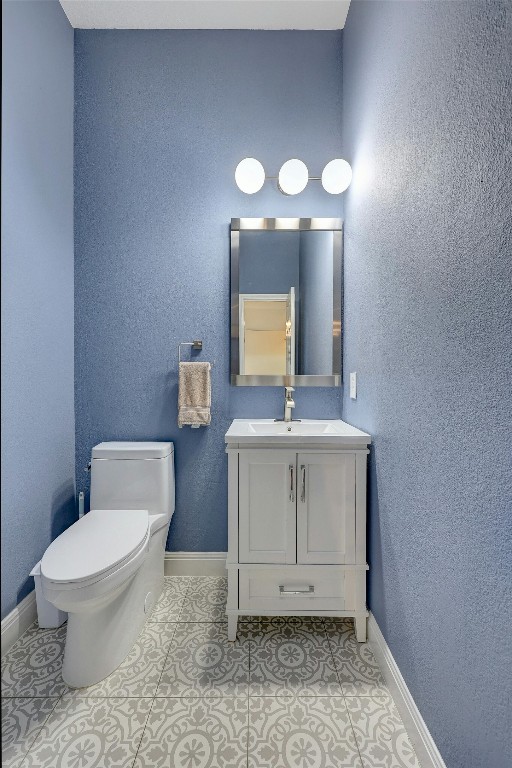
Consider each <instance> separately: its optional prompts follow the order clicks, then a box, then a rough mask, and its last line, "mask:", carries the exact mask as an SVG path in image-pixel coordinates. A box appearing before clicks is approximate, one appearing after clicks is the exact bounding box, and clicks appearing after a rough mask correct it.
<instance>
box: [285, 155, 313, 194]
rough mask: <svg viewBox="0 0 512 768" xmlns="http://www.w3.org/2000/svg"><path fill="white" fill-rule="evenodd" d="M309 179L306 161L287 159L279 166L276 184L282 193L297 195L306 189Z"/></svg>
mask: <svg viewBox="0 0 512 768" xmlns="http://www.w3.org/2000/svg"><path fill="white" fill-rule="evenodd" d="M308 181H309V171H308V167H307V165H306V163H303V162H302V160H297V159H296V158H294V159H293V160H287V161H286V163H284V164H283V165H282V166H281V170H280V171H279V176H278V177H277V186H278V187H279V191H280V192H282V193H283V195H298V194H299V192H302V191H303V190H304V189H306V186H307V183H308Z"/></svg>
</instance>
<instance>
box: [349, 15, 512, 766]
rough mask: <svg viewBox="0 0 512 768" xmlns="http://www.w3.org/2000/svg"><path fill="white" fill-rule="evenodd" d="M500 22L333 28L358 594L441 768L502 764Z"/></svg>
mask: <svg viewBox="0 0 512 768" xmlns="http://www.w3.org/2000/svg"><path fill="white" fill-rule="evenodd" d="M511 24H512V19H511V13H510V4H508V3H507V4H505V3H498V2H494V3H489V4H487V3H479V2H473V3H459V2H451V3H429V2H414V3H411V2H405V3H401V2H352V4H351V7H350V12H349V14H348V23H347V26H346V28H345V30H344V39H343V47H344V57H343V87H344V103H343V108H344V122H343V136H344V145H345V153H344V157H346V158H347V159H348V160H349V162H351V163H352V165H353V170H354V180H353V183H352V185H351V187H350V189H349V191H348V193H347V195H346V197H345V218H346V228H345V318H346V326H345V327H346V336H345V370H346V371H347V372H348V371H350V370H353V371H354V370H357V372H358V396H357V400H356V401H351V400H349V399H348V398H347V395H346V394H345V402H344V418H345V419H346V420H348V421H349V422H351V423H353V424H355V425H357V426H359V427H361V428H363V429H366V430H368V431H369V432H370V433H371V434H372V435H373V437H374V441H375V442H374V448H373V460H372V464H371V483H370V546H369V549H370V551H369V558H370V564H371V571H370V605H371V609H372V611H373V612H374V614H375V616H376V618H377V621H378V622H379V625H380V627H381V629H382V631H383V632H384V635H385V636H386V639H387V641H388V643H389V645H390V647H391V650H392V652H393V654H394V656H395V659H396V660H397V662H398V665H399V667H400V669H401V671H402V673H403V675H404V677H405V679H406V682H407V684H408V686H409V688H410V690H411V692H412V694H413V696H414V699H415V701H416V702H417V704H418V706H419V708H420V710H421V712H422V714H423V716H424V718H425V720H426V722H427V724H428V726H429V728H430V729H431V732H432V734H433V736H434V739H435V741H436V743H437V745H438V747H439V748H440V751H441V753H442V755H443V757H444V759H445V761H446V764H447V766H449V768H482V767H483V766H485V767H486V768H505V766H509V765H512V746H511V734H512V730H511V728H510V693H511V691H510V682H511V677H510V670H511V667H512V659H511V627H512V610H511V602H510V586H511V573H512V557H511V545H512V534H511V524H510V521H511V511H512V488H511V483H512V472H511V456H510V424H511V416H510V415H511V412H512V402H511V379H510V372H511V370H512V359H511V349H512V345H511V326H512V318H511V313H512V284H511V283H512V281H511V274H512V263H511V262H512V233H511V210H512V189H511V185H512V151H511V150H512V148H511V134H510V128H511V125H512V114H511V86H512V64H511V50H512V27H511ZM507 594H508V598H507V597H506V595H507Z"/></svg>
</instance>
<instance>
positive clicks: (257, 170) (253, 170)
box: [235, 157, 265, 195]
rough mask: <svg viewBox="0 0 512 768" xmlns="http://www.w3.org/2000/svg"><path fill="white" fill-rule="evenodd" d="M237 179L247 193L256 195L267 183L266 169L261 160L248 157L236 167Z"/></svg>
mask: <svg viewBox="0 0 512 768" xmlns="http://www.w3.org/2000/svg"><path fill="white" fill-rule="evenodd" d="M235 181H236V183H237V186H238V187H239V188H240V189H241V190H242V192H245V194H246V195H254V193H255V192H259V191H260V189H261V188H262V186H263V184H264V183H265V169H264V168H263V166H262V164H261V163H260V161H259V160H256V159H255V158H254V157H246V158H244V160H241V161H240V162H239V163H238V165H237V167H236V171H235Z"/></svg>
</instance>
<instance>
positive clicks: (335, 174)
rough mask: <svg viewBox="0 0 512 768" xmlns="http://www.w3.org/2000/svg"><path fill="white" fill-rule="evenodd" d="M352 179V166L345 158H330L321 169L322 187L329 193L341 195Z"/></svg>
mask: <svg viewBox="0 0 512 768" xmlns="http://www.w3.org/2000/svg"><path fill="white" fill-rule="evenodd" d="M351 181H352V168H351V167H350V165H349V164H348V163H347V161H346V160H340V159H336V160H331V162H330V163H327V165H326V166H325V168H324V170H323V171H322V187H323V188H324V189H325V191H326V192H329V194H330V195H341V193H342V192H344V191H345V190H346V189H347V187H348V186H349V185H350V182H351Z"/></svg>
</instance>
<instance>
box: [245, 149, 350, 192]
mask: <svg viewBox="0 0 512 768" xmlns="http://www.w3.org/2000/svg"><path fill="white" fill-rule="evenodd" d="M269 180H277V187H278V189H279V191H280V192H282V194H283V195H298V194H299V192H303V191H304V189H305V188H306V186H307V183H308V181H321V182H322V186H323V188H324V189H325V191H326V192H328V193H329V194H330V195H341V193H342V192H344V191H345V190H346V189H347V187H349V185H350V182H351V181H352V168H351V167H350V165H349V164H348V163H347V161H346V160H342V159H341V158H336V159H335V160H331V161H330V162H329V163H327V165H326V166H325V168H324V169H323V171H322V175H321V176H310V175H309V171H308V168H307V166H306V164H305V163H303V162H302V160H298V159H297V158H293V159H292V160H287V161H286V163H284V164H283V165H282V166H281V169H280V171H279V175H278V176H265V169H264V168H263V166H262V164H261V163H260V162H259V160H256V158H254V157H246V158H244V159H243V160H241V161H240V162H239V163H238V165H237V167H236V170H235V181H236V184H237V186H238V188H239V189H241V190H242V192H245V193H246V194H247V195H253V194H254V193H255V192H259V191H260V189H261V188H262V187H263V184H264V183H265V181H269Z"/></svg>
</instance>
